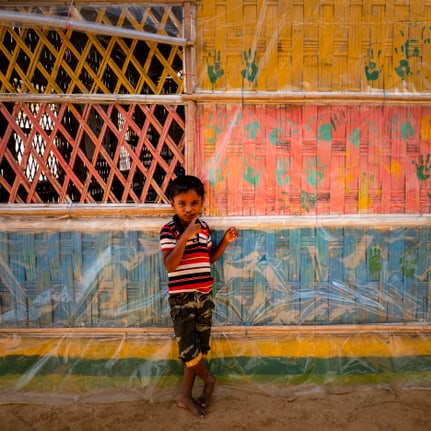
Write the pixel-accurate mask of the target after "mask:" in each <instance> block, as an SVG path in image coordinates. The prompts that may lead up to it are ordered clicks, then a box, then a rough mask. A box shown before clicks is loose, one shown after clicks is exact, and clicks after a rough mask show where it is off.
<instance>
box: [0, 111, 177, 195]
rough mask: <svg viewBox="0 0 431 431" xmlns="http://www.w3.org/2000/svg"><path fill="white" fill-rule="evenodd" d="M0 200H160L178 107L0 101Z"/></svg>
mask: <svg viewBox="0 0 431 431" xmlns="http://www.w3.org/2000/svg"><path fill="white" fill-rule="evenodd" d="M0 130H1V132H0V133H1V139H0V171H1V176H0V202H8V203H41V202H65V201H69V199H70V200H72V201H73V202H135V203H137V202H167V201H168V200H167V198H166V193H165V192H166V188H167V185H168V183H169V181H170V179H171V178H172V177H173V176H174V175H175V173H178V172H179V170H181V169H183V168H182V167H183V166H184V130H185V124H184V107H183V106H176V105H175V106H170V105H114V104H110V105H97V104H86V105H75V104H66V103H64V104H58V105H57V104H49V103H45V104H36V103H32V104H29V103H21V104H14V105H12V104H0Z"/></svg>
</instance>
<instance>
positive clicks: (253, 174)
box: [243, 156, 261, 186]
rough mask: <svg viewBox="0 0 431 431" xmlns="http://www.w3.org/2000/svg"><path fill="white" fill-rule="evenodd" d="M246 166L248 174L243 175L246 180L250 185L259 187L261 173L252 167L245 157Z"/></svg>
mask: <svg viewBox="0 0 431 431" xmlns="http://www.w3.org/2000/svg"><path fill="white" fill-rule="evenodd" d="M244 164H245V167H246V172H245V173H244V175H243V177H244V180H245V181H247V182H248V183H250V184H253V185H254V186H257V185H258V184H259V179H260V174H261V173H260V172H259V171H258V170H257V169H256V168H254V167H252V166H250V164H249V163H248V160H247V158H246V157H245V156H244Z"/></svg>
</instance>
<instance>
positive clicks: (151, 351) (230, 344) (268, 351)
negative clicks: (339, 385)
mask: <svg viewBox="0 0 431 431" xmlns="http://www.w3.org/2000/svg"><path fill="white" fill-rule="evenodd" d="M430 337H431V334H409V333H406V334H390V333H382V334H379V333H361V334H354V333H352V334H336V333H335V334H329V333H328V334H322V333H320V334H319V333H300V334H292V335H278V336H274V334H272V333H271V332H269V333H268V334H267V335H265V336H259V335H256V336H253V335H250V336H243V337H238V336H226V335H221V334H214V336H213V340H212V350H211V352H210V356H211V357H213V358H214V357H264V356H273V357H295V358H303V357H314V358H334V357H402V356H421V355H431V343H430V341H431V340H430ZM12 355H24V356H40V357H44V356H50V357H66V358H76V357H80V358H86V359H109V358H115V359H126V358H143V359H144V358H145V359H151V360H162V359H172V360H176V359H177V345H176V342H175V339H174V337H168V336H164V337H147V336H142V337H139V336H135V337H126V336H124V337H82V336H70V337H68V336H64V337H31V336H27V337H16V336H9V337H2V338H0V357H7V356H12Z"/></svg>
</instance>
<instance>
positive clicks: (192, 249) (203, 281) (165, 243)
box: [160, 216, 213, 295]
mask: <svg viewBox="0 0 431 431" xmlns="http://www.w3.org/2000/svg"><path fill="white" fill-rule="evenodd" d="M199 223H200V224H201V226H202V230H201V232H200V233H199V234H196V235H195V236H194V237H192V238H189V239H188V240H187V244H186V247H185V250H184V254H183V257H182V258H181V261H180V264H179V265H178V267H177V268H176V269H175V270H174V271H172V272H168V287H169V294H170V295H172V294H176V293H190V292H195V291H197V292H201V293H210V292H211V290H212V285H213V278H212V275H211V262H210V254H209V253H210V250H211V247H212V239H211V233H210V230H209V227H208V225H207V224H206V223H205V222H204V221H202V220H199ZM183 232H184V227H183V226H182V225H181V223H180V222H179V220H178V217H177V216H174V218H173V220H171V221H170V222H169V223H167V224H165V225H164V226H163V227H162V229H161V230H160V246H161V249H162V251H167V250H172V249H173V248H174V247H175V245H176V243H177V239H178V238H179V237H180V236H181V234H182V233H183Z"/></svg>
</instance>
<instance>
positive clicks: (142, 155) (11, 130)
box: [0, 2, 185, 203]
mask: <svg viewBox="0 0 431 431" xmlns="http://www.w3.org/2000/svg"><path fill="white" fill-rule="evenodd" d="M11 14H12V16H13V17H16V19H14V22H15V23H16V22H18V23H20V24H14V25H10V24H8V22H7V19H6V18H7V17H10V16H11ZM9 22H10V21H9ZM56 23H58V24H56ZM85 26H87V28H84V27H85ZM182 32H183V30H182V7H181V6H179V5H154V4H153V5H136V4H134V5H131V6H129V5H126V4H124V5H115V4H114V5H111V6H106V5H104V6H97V5H96V6H93V5H90V4H88V5H85V4H84V5H80V6H75V5H74V4H73V2H72V6H71V7H65V6H64V5H61V6H58V7H55V5H50V6H49V7H47V6H30V7H29V6H25V3H23V6H22V7H12V6H10V7H8V8H4V9H1V10H0V87H1V88H0V93H3V94H7V93H10V94H12V95H13V94H14V95H16V97H15V98H5V97H4V96H3V98H2V100H3V103H0V174H1V177H0V203H1V202H3V203H5V202H8V203H42V202H64V201H67V200H69V199H71V200H72V201H74V202H83V203H90V202H104V203H107V202H115V203H125V202H147V203H159V202H167V198H166V195H165V190H166V188H167V185H168V183H169V181H170V179H171V178H172V177H173V176H175V174H176V173H179V172H183V171H184V163H185V160H184V154H185V148H184V143H185V139H184V134H185V109H184V105H183V104H182V103H181V100H180V98H179V96H175V95H179V94H181V93H182V91H183V76H182V75H183V55H184V52H183V51H184V49H183V48H184V43H183V40H182V39H180V36H181V35H182ZM141 34H142V35H143V36H142V37H141ZM129 35H130V37H129ZM11 100H13V102H10V101H11Z"/></svg>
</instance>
